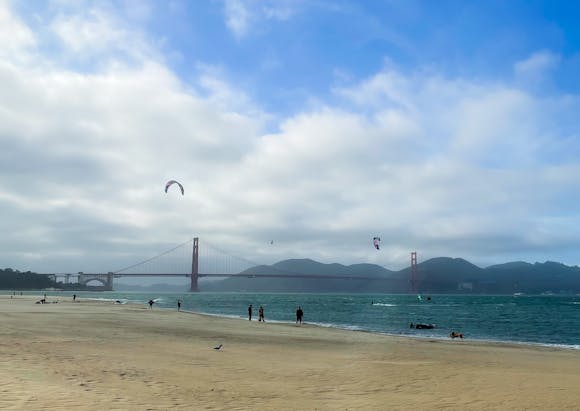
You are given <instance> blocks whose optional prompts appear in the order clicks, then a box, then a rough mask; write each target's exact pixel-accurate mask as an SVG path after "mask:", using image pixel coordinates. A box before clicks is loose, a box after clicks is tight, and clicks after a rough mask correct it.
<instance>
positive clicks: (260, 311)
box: [258, 306, 266, 322]
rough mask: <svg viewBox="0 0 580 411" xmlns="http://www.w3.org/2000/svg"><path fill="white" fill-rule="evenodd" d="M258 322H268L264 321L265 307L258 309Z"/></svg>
mask: <svg viewBox="0 0 580 411" xmlns="http://www.w3.org/2000/svg"><path fill="white" fill-rule="evenodd" d="M258 321H264V322H266V320H264V307H262V306H260V308H259V309H258Z"/></svg>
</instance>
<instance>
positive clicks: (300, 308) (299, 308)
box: [296, 306, 304, 324]
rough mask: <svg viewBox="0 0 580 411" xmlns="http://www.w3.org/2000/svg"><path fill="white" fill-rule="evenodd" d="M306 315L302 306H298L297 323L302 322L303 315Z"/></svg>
mask: <svg viewBox="0 0 580 411" xmlns="http://www.w3.org/2000/svg"><path fill="white" fill-rule="evenodd" d="M303 315H304V312H303V311H302V307H300V306H298V309H297V310H296V324H298V323H300V324H302V316H303Z"/></svg>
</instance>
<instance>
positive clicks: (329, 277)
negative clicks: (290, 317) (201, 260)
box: [113, 273, 393, 281]
mask: <svg viewBox="0 0 580 411" xmlns="http://www.w3.org/2000/svg"><path fill="white" fill-rule="evenodd" d="M113 275H114V276H115V277H116V278H119V277H190V276H191V274H161V273H158V274H151V273H147V274H146V273H131V274H123V273H119V274H117V273H114V274H113ZM197 276H198V277H222V278H225V277H240V278H310V279H320V280H382V281H384V280H393V279H392V278H385V277H362V276H361V277H359V276H354V275H350V276H346V275H322V274H240V273H238V274H202V273H199V274H197Z"/></svg>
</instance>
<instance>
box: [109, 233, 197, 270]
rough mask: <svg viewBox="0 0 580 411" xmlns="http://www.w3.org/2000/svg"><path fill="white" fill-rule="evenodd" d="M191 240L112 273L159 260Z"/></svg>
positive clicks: (190, 241)
mask: <svg viewBox="0 0 580 411" xmlns="http://www.w3.org/2000/svg"><path fill="white" fill-rule="evenodd" d="M192 242H193V240H187V241H186V242H184V243H181V244H179V245H177V246H175V247H173V248H170V249H169V250H166V251H164V252H162V253H160V254H157V255H155V256H153V257H150V258H147V259H145V260H143V261H139V262H138V263H135V264H131V265H129V266H127V267H125V268H121V269H119V270H117V271H113V273H114V274H122V273H124V272H126V271H129V270H131V269H133V268H137V267H141V266H144V265H145V264H147V263H150V262H153V261H156V260H159V259H160V258H161V257H163V256H166V255H168V254H170V253H172V252H174V251H175V250H177V249H179V248H182V247H184V246H185V245H188V244H191V243H192ZM187 250H188V252H189V250H190V249H189V248H188V249H187Z"/></svg>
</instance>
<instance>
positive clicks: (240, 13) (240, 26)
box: [225, 0, 251, 38]
mask: <svg viewBox="0 0 580 411" xmlns="http://www.w3.org/2000/svg"><path fill="white" fill-rule="evenodd" d="M225 17H226V25H227V27H228V28H229V29H230V30H231V31H232V33H234V35H235V36H236V37H238V38H240V37H243V36H244V35H245V34H246V33H247V31H248V27H249V24H250V18H251V16H250V12H249V10H248V7H247V5H246V4H245V3H244V2H243V1H242V0H226V1H225Z"/></svg>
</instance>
